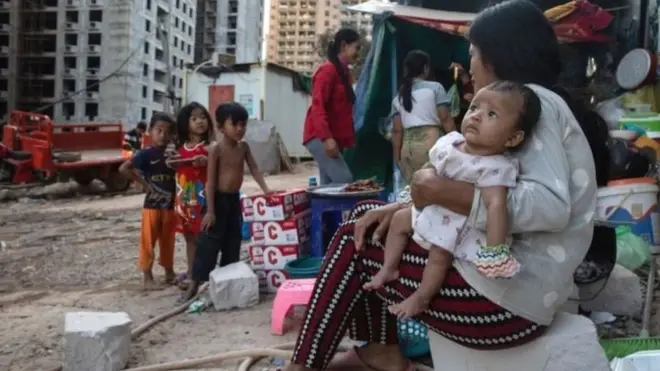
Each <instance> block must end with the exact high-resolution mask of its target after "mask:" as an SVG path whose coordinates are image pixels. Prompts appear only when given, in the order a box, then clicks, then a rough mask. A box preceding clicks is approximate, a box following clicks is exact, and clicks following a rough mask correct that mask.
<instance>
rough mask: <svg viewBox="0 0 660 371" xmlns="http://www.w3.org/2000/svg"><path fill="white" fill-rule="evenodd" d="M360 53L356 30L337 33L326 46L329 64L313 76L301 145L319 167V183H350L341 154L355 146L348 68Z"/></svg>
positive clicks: (346, 166) (351, 176)
mask: <svg viewBox="0 0 660 371" xmlns="http://www.w3.org/2000/svg"><path fill="white" fill-rule="evenodd" d="M359 53H360V35H359V34H358V33H357V31H355V30H353V29H350V28H343V29H341V30H339V31H337V33H335V36H334V37H333V39H332V40H331V41H330V43H329V44H328V50H327V55H328V61H326V62H324V63H323V64H322V65H321V66H319V68H318V69H317V70H316V72H315V73H314V76H313V77H312V104H311V105H310V106H309V109H308V110H307V117H306V118H305V127H304V129H303V144H304V145H305V147H307V149H308V150H309V152H310V153H311V154H312V156H313V157H314V160H316V163H317V164H318V166H319V173H320V184H330V183H350V182H352V181H353V175H352V174H351V170H350V169H349V168H348V165H347V164H346V161H344V157H343V156H342V154H341V152H342V150H343V149H345V148H350V147H353V144H354V143H355V129H354V128H353V103H355V92H354V91H353V84H352V80H351V74H350V71H349V69H348V66H349V65H350V64H353V63H355V62H357V60H358V56H359Z"/></svg>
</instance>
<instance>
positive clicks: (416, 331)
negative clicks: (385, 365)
mask: <svg viewBox="0 0 660 371" xmlns="http://www.w3.org/2000/svg"><path fill="white" fill-rule="evenodd" d="M397 330H398V331H397V333H398V335H399V347H400V348H401V352H402V353H403V355H404V356H406V358H416V357H422V356H425V355H427V354H429V353H430V352H431V347H430V345H429V334H428V329H427V327H426V326H425V325H424V324H422V323H420V322H417V321H415V320H413V319H406V320H400V321H399V326H398V329H397Z"/></svg>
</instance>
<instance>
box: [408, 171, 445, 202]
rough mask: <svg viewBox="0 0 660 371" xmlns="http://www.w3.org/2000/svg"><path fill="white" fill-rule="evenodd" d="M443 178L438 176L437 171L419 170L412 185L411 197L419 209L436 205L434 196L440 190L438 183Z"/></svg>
mask: <svg viewBox="0 0 660 371" xmlns="http://www.w3.org/2000/svg"><path fill="white" fill-rule="evenodd" d="M440 181H442V178H441V177H439V176H438V175H436V173H435V169H433V168H423V169H420V170H417V171H416V172H415V173H414V174H413V177H412V182H411V183H410V196H411V197H412V200H413V204H414V205H415V207H416V208H418V209H423V208H425V207H427V206H429V205H432V204H434V202H433V200H432V196H433V195H434V194H435V193H436V191H437V190H438V183H439V182H440Z"/></svg>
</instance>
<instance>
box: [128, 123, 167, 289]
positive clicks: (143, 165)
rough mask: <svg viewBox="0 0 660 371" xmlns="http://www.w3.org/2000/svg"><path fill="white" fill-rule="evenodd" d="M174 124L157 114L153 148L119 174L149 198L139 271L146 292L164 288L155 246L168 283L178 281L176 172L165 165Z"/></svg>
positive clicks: (151, 126) (144, 212)
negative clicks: (156, 270)
mask: <svg viewBox="0 0 660 371" xmlns="http://www.w3.org/2000/svg"><path fill="white" fill-rule="evenodd" d="M174 125H175V123H174V120H173V119H172V118H171V117H170V116H169V115H167V114H165V113H154V115H153V117H152V118H151V122H150V123H149V135H150V136H151V140H152V144H151V145H150V146H149V147H147V148H144V149H142V150H140V151H138V152H137V153H136V154H135V156H133V158H132V159H130V160H128V161H126V162H124V163H123V164H122V165H121V166H120V168H119V171H120V172H121V173H122V174H123V175H124V176H125V177H127V178H128V179H130V180H133V181H136V182H138V183H140V184H141V185H142V187H143V188H144V190H145V192H146V193H147V195H146V196H145V198H144V207H143V208H142V226H141V230H140V250H139V252H138V267H139V269H140V271H141V272H142V275H143V279H144V288H145V289H147V290H155V289H161V288H163V287H162V286H161V285H159V284H157V283H156V282H155V281H154V276H153V273H152V267H153V263H154V246H155V245H156V242H158V245H159V247H160V255H159V263H160V265H161V266H162V267H163V268H165V282H166V283H172V282H173V281H174V280H175V279H176V275H175V273H174V229H173V226H174V189H175V183H174V170H173V169H172V168H171V167H169V166H168V165H167V164H166V155H165V150H166V148H167V145H168V143H169V142H170V136H171V133H172V131H173V130H174Z"/></svg>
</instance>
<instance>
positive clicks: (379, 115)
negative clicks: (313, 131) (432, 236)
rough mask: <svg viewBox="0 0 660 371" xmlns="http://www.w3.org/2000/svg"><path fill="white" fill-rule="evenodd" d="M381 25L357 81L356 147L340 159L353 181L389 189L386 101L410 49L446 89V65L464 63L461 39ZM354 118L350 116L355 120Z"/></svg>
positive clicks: (388, 22)
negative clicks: (427, 60) (423, 55)
mask: <svg viewBox="0 0 660 371" xmlns="http://www.w3.org/2000/svg"><path fill="white" fill-rule="evenodd" d="M375 22H382V24H381V25H380V27H374V30H375V32H374V35H373V41H372V46H371V47H372V48H374V49H373V50H372V52H373V53H372V60H371V62H372V64H371V66H370V67H371V68H367V69H365V70H363V72H362V73H363V74H368V75H367V76H366V78H365V76H361V78H360V83H361V84H362V83H364V84H366V89H365V90H364V91H365V93H364V94H363V95H362V96H360V94H359V92H360V90H361V89H360V87H359V86H358V89H357V90H358V101H357V102H356V106H360V105H364V107H356V112H363V117H362V119H363V121H361V125H358V126H359V129H358V131H357V137H356V145H355V147H354V148H352V149H350V150H347V151H346V152H345V153H344V155H345V157H346V161H347V162H348V164H349V166H350V168H351V171H352V172H353V175H354V177H355V179H367V178H371V177H376V178H377V180H378V181H379V182H382V183H383V184H385V186H386V187H387V188H388V189H389V190H391V189H392V184H393V161H392V146H391V142H390V141H388V140H387V139H385V138H384V136H383V133H382V131H383V127H384V126H385V123H386V122H387V120H388V116H389V113H390V109H391V102H392V99H393V98H394V93H395V91H396V88H397V87H398V85H399V78H398V76H394V74H396V75H401V74H402V73H403V71H402V69H403V68H402V64H403V59H404V58H405V56H406V54H407V53H408V52H409V51H411V50H414V49H421V50H424V51H425V52H427V53H428V54H429V55H430V57H431V62H432V64H433V65H434V67H435V68H434V71H435V76H436V79H438V80H439V81H440V82H442V83H443V85H444V86H445V89H447V90H448V89H449V88H450V86H451V83H452V77H451V72H450V71H449V65H450V64H451V62H458V63H461V64H463V65H464V66H467V65H468V58H469V57H468V47H469V44H468V42H467V40H465V38H463V37H459V36H453V35H449V34H446V33H443V32H440V31H437V30H434V29H431V28H428V27H424V26H421V25H419V24H416V23H412V22H408V21H405V20H403V19H400V18H397V17H394V16H385V17H383V18H380V19H378V18H376V19H375ZM358 121H360V118H356V122H358Z"/></svg>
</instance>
